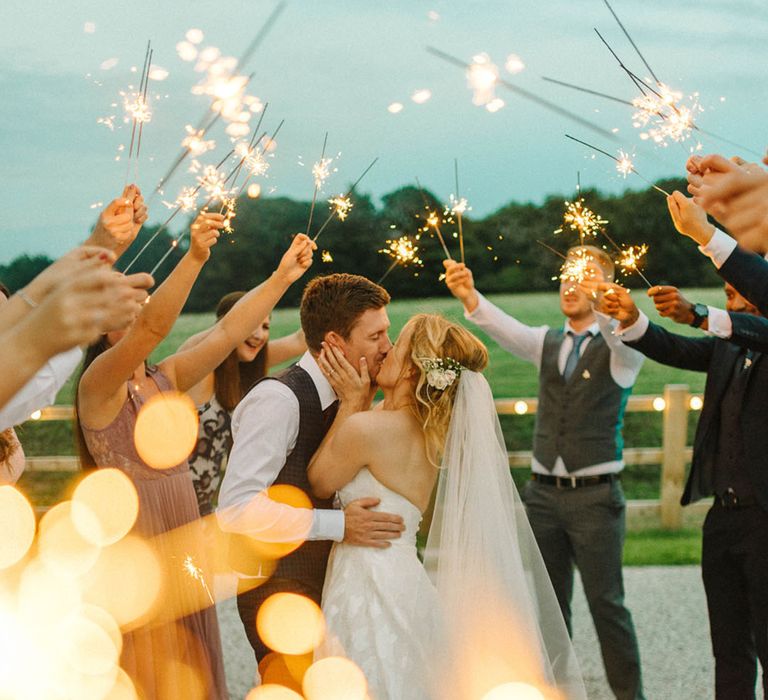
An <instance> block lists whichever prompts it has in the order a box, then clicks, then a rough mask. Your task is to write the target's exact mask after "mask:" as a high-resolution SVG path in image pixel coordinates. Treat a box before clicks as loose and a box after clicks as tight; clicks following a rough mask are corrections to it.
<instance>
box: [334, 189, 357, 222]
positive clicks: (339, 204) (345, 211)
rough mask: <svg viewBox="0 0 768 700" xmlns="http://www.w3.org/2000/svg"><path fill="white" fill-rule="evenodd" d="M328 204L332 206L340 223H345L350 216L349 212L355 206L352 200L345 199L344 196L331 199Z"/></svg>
mask: <svg viewBox="0 0 768 700" xmlns="http://www.w3.org/2000/svg"><path fill="white" fill-rule="evenodd" d="M328 204H330V205H331V207H332V208H333V211H334V213H335V214H336V216H338V217H339V221H344V219H346V218H347V217H348V216H349V212H350V211H351V209H352V207H353V206H354V204H352V200H351V199H350V198H349V197H345V196H344V195H343V194H340V195H339V196H338V197H334V198H333V199H329V200H328Z"/></svg>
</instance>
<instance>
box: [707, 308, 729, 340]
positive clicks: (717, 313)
mask: <svg viewBox="0 0 768 700" xmlns="http://www.w3.org/2000/svg"><path fill="white" fill-rule="evenodd" d="M707 309H708V310H709V311H708V315H707V326H708V328H707V330H706V331H704V332H705V333H707V334H708V335H714V336H716V337H717V338H723V339H726V340H727V339H728V338H730V337H731V336H732V335H733V323H732V322H731V317H730V316H729V315H728V312H727V311H724V310H723V309H716V308H715V307H714V306H708V307H707Z"/></svg>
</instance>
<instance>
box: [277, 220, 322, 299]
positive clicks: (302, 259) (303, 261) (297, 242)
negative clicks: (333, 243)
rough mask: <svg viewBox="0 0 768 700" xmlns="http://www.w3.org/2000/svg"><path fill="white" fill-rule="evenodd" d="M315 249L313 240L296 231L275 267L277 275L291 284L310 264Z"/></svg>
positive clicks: (287, 283)
mask: <svg viewBox="0 0 768 700" xmlns="http://www.w3.org/2000/svg"><path fill="white" fill-rule="evenodd" d="M315 250H317V245H316V244H315V242H314V241H313V240H312V239H311V238H310V237H309V236H307V235H306V234H304V233H297V234H296V235H295V236H294V238H293V241H291V245H290V247H289V248H288V250H287V251H286V252H285V255H283V257H282V259H281V260H280V264H279V265H278V267H277V271H276V273H275V274H277V276H278V277H280V278H281V279H283V280H284V282H285V284H286V286H288V285H291V284H293V283H294V282H295V281H296V280H297V279H299V278H300V277H301V276H302V275H303V274H304V273H305V272H306V271H307V270H308V269H309V267H310V265H312V253H313V252H314V251H315Z"/></svg>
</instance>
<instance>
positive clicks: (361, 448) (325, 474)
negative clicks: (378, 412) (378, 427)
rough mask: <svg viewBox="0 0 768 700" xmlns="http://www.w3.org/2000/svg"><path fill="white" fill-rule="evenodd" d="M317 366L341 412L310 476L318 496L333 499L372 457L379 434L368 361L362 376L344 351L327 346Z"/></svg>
mask: <svg viewBox="0 0 768 700" xmlns="http://www.w3.org/2000/svg"><path fill="white" fill-rule="evenodd" d="M317 364H318V366H319V367H320V369H321V370H322V372H323V374H324V375H325V376H326V378H327V379H328V381H329V382H330V384H331V386H332V387H333V390H334V391H335V392H336V395H337V396H338V397H339V411H338V413H337V414H336V418H335V420H334V421H333V425H332V426H331V429H330V430H329V431H328V433H327V434H326V436H325V438H324V439H323V441H322V442H321V443H320V447H318V449H317V451H316V452H315V454H314V456H313V457H312V461H311V462H310V463H309V469H308V470H307V476H308V477H309V483H310V485H311V486H312V491H314V493H315V495H317V496H319V497H320V498H329V497H330V496H332V495H333V494H334V493H336V491H338V490H339V489H340V488H341V487H342V486H344V485H345V484H348V483H349V482H350V481H351V480H352V479H353V478H354V477H355V475H356V474H357V472H359V471H360V470H361V469H362V468H363V467H364V466H365V465H366V464H368V463H369V461H370V458H371V456H372V445H373V443H374V437H375V432H374V431H372V430H371V416H370V415H369V411H368V408H369V406H370V393H371V380H370V377H369V375H368V366H367V364H366V361H365V358H361V360H360V373H359V374H358V372H357V370H356V369H355V368H354V367H353V366H352V365H351V364H350V363H349V362H348V361H347V359H346V358H345V357H344V355H343V353H342V352H341V351H340V350H338V349H336V348H334V347H331V346H328V345H326V344H325V343H324V344H323V350H322V352H321V353H320V355H319V356H318V358H317Z"/></svg>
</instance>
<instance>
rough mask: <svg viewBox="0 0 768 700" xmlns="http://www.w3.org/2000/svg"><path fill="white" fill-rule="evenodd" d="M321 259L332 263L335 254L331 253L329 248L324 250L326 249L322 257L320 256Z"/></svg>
mask: <svg viewBox="0 0 768 700" xmlns="http://www.w3.org/2000/svg"><path fill="white" fill-rule="evenodd" d="M320 259H321V260H322V261H323V262H324V263H332V262H333V256H332V255H331V251H329V250H324V251H323V253H322V255H321V257H320Z"/></svg>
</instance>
